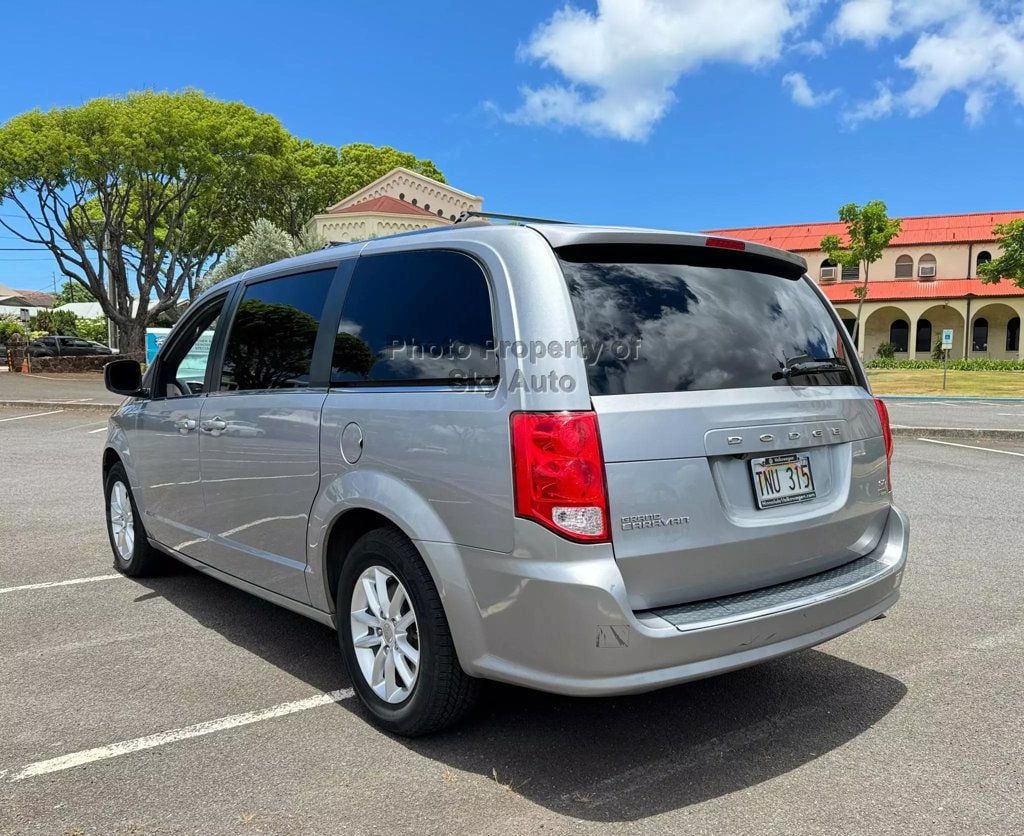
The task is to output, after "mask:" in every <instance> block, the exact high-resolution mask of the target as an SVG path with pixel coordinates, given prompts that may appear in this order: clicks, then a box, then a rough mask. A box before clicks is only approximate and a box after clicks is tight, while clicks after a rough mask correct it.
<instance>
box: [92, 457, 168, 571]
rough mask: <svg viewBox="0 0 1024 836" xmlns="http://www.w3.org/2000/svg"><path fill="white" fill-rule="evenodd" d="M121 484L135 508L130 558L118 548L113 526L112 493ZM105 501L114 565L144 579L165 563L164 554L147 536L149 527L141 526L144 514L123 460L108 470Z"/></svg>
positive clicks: (104, 493)
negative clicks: (140, 511)
mask: <svg viewBox="0 0 1024 836" xmlns="http://www.w3.org/2000/svg"><path fill="white" fill-rule="evenodd" d="M118 484H120V485H122V486H123V487H124V490H125V492H126V494H127V499H128V502H129V503H130V505H131V511H132V526H133V530H134V548H133V549H132V551H131V553H130V554H129V555H128V556H127V558H124V557H122V556H121V554H120V552H119V550H118V545H117V543H116V542H115V537H114V528H113V526H112V525H111V508H110V495H111V493H112V492H113V490H114V486H115V485H118ZM103 500H104V504H105V505H106V512H107V539H108V540H109V541H110V550H111V551H112V552H113V553H114V568H115V569H117V571H118V572H120V573H121V574H122V575H127V576H128V577H129V578H142V577H146V576H147V575H154V574H158V573H159V571H160V569H161V565H162V563H163V555H161V554H160V553H159V552H158V551H157V550H156V549H154V548H153V547H152V546H151V545H150V544H149V539H148V538H147V537H146V529H145V528H144V527H143V525H142V516H141V515H140V514H139V509H138V506H136V504H135V497H134V496H132V489H131V486H130V485H129V483H128V476H127V474H126V473H125V472H124V466H123V465H122V464H121V463H120V462H118V463H117V464H115V465H113V466H112V467H111V468H110V470H109V471H108V472H107V479H106V482H104V484H103Z"/></svg>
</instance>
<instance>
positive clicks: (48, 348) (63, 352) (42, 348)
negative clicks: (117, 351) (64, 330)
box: [28, 336, 114, 357]
mask: <svg viewBox="0 0 1024 836" xmlns="http://www.w3.org/2000/svg"><path fill="white" fill-rule="evenodd" d="M28 353H29V355H30V356H32V357H84V356H87V355H96V354H113V353H114V352H112V351H111V350H110V349H109V348H108V347H107V346H105V345H103V344H102V343H98V342H94V341H93V340H84V339H82V338H81V337H62V336H55V337H39V339H36V340H32V342H30V343H29V344H28Z"/></svg>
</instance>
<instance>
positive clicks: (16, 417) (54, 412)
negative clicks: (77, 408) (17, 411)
mask: <svg viewBox="0 0 1024 836" xmlns="http://www.w3.org/2000/svg"><path fill="white" fill-rule="evenodd" d="M63 411H64V410H63V409H54V410H52V411H50V412H33V413H32V414H31V415H15V416H14V417H13V418H0V422H3V421H20V420H21V419H22V418H41V417H42V416H44V415H56V414H57V413H58V412H63Z"/></svg>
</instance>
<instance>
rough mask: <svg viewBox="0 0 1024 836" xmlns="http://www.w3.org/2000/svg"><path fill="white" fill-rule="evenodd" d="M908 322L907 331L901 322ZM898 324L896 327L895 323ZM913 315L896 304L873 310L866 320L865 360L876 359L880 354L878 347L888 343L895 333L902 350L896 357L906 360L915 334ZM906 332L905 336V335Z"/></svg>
mask: <svg viewBox="0 0 1024 836" xmlns="http://www.w3.org/2000/svg"><path fill="white" fill-rule="evenodd" d="M901 322H902V323H905V324H906V329H907V330H906V331H904V330H903V328H902V327H901V326H900V323H901ZM894 324H896V326H897V327H896V328H893V325H894ZM910 328H911V317H910V315H909V314H908V313H907V312H906V311H905V310H903V309H902V308H898V307H896V306H895V305H883V306H882V307H880V308H875V309H874V310H873V311H871V312H870V313H869V314H868V315H867V316H866V318H865V320H864V350H863V354H862V356H863V357H864V359H865V360H874V359H875V358H876V357H877V356H878V347H879V346H880V345H881V344H882V343H887V342H889V341H890V339H891V338H892V337H893V336H894V335H895V336H897V337H899V340H898V342H899V344H900V350H898V351H897V353H896V359H898V360H906V359H907V357H908V354H909V351H908V349H909V348H910V346H912V345H913V336H912V334H911V333H910ZM904 334H906V337H905V338H904V337H903V335H904Z"/></svg>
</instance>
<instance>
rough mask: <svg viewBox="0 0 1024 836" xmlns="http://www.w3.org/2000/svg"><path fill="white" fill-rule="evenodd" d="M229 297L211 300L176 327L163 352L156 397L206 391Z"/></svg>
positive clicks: (178, 396) (155, 391)
mask: <svg viewBox="0 0 1024 836" xmlns="http://www.w3.org/2000/svg"><path fill="white" fill-rule="evenodd" d="M225 299H227V296H221V297H219V298H218V299H216V300H211V301H210V303H209V304H207V305H204V306H203V308H202V309H201V310H200V311H198V312H196V313H195V314H194V315H193V316H191V317H190V318H189V319H188V320H187V321H185V322H183V323H182V326H181V327H180V328H179V329H177V330H175V332H174V334H173V341H172V342H171V343H170V344H169V345H168V346H167V351H166V352H161V355H160V360H159V363H158V365H157V370H156V373H157V380H156V385H155V386H154V387H153V395H154V397H158V398H182V397H187V396H188V395H201V394H203V393H204V392H205V391H206V367H207V366H208V365H209V363H210V353H211V351H212V349H213V337H214V334H215V333H216V331H217V325H218V323H219V322H220V314H221V310H222V309H223V307H224V300H225Z"/></svg>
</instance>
